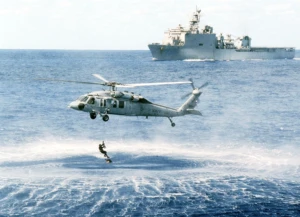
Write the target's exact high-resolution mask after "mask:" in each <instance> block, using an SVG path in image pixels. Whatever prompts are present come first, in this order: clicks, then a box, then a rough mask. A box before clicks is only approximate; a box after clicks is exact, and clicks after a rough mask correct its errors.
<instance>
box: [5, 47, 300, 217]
mask: <svg viewBox="0 0 300 217" xmlns="http://www.w3.org/2000/svg"><path fill="white" fill-rule="evenodd" d="M95 73H96V74H100V75H102V76H103V77H104V78H106V79H107V80H109V81H117V82H121V83H145V82H166V81H186V80H188V79H189V78H193V80H194V83H195V86H197V87H200V86H201V85H202V84H203V83H205V82H209V85H208V86H207V87H205V88H203V89H202V92H203V93H202V95H201V97H200V102H199V103H198V105H197V107H196V108H197V109H198V110H199V111H201V112H202V113H203V116H192V115H189V116H184V117H176V118H173V121H174V122H175V123H176V126H175V127H171V124H170V121H169V120H168V119H167V118H159V117H156V118H155V117H149V118H148V119H146V118H145V117H126V116H114V115H110V119H109V121H108V122H104V121H102V119H101V118H99V117H97V118H96V119H95V120H92V119H90V117H89V114H88V113H84V112H80V111H75V110H72V109H70V108H68V105H69V103H70V102H71V101H74V100H75V99H77V97H78V96H80V95H82V94H85V93H88V92H92V91H96V90H103V89H105V88H106V87H103V86H97V85H87V84H75V83H66V82H53V81H44V80H36V79H39V78H49V79H59V80H75V81H88V82H101V81H100V80H98V79H97V78H95V77H94V76H92V74H95ZM0 82H1V83H0V216H1V217H2V216H300V53H299V51H297V54H296V57H295V59H293V60H285V59H284V60H246V61H200V60H186V61H153V60H152V57H151V54H150V52H149V51H65V50H0ZM120 90H121V89H120ZM129 91H134V92H135V93H140V94H141V95H142V96H144V97H145V98H146V99H148V100H149V101H151V102H155V103H159V104H162V105H165V106H168V107H174V108H177V107H179V106H181V105H182V104H183V103H184V101H185V100H186V98H185V99H182V98H181V97H182V96H183V95H185V94H187V93H190V92H191V91H192V87H191V85H189V84H188V85H168V86H151V87H139V88H134V89H130V90H129ZM102 141H105V143H106V151H107V152H108V155H109V156H110V157H111V159H112V161H113V163H111V164H107V163H106V162H105V160H104V157H103V155H102V154H100V153H99V151H98V144H99V143H100V142H102Z"/></svg>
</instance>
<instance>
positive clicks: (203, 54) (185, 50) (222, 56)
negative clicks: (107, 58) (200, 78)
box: [148, 44, 295, 60]
mask: <svg viewBox="0 0 300 217" xmlns="http://www.w3.org/2000/svg"><path fill="white" fill-rule="evenodd" d="M148 47H149V49H150V51H151V54H152V57H153V59H154V60H186V59H200V60H247V59H293V58H294V57H295V49H293V48H260V47H257V48H255V47H252V48H251V49H247V50H246V49H245V50H242V49H217V48H212V47H210V48H207V47H203V48H189V47H185V46H171V45H161V44H149V45H148Z"/></svg>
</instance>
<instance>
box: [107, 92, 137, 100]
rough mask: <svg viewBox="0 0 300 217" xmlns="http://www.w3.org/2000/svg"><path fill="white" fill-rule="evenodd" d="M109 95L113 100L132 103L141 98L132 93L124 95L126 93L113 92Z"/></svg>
mask: <svg viewBox="0 0 300 217" xmlns="http://www.w3.org/2000/svg"><path fill="white" fill-rule="evenodd" d="M110 95H111V96H112V97H114V98H118V99H126V100H131V101H134V102H137V101H139V100H140V99H141V98H142V97H141V96H139V95H135V94H133V93H126V92H120V91H114V92H112V93H111V94H110Z"/></svg>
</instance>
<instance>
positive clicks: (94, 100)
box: [69, 91, 183, 117]
mask: <svg viewBox="0 0 300 217" xmlns="http://www.w3.org/2000/svg"><path fill="white" fill-rule="evenodd" d="M69 107H70V108H73V109H75V110H80V111H84V112H89V113H92V112H95V113H99V114H105V113H107V114H114V115H126V116H157V117H175V116H181V115H183V112H182V111H179V110H177V109H174V108H170V107H167V106H163V105H158V104H155V103H152V102H150V101H148V100H147V99H145V98H143V97H140V98H139V99H137V100H131V99H126V98H119V99H117V98H113V97H111V93H110V91H102V92H97V93H96V92H94V93H91V94H86V95H83V96H81V97H79V98H78V99H77V100H76V101H73V102H71V104H70V105H69Z"/></svg>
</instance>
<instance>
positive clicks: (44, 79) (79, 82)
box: [35, 78, 105, 85]
mask: <svg viewBox="0 0 300 217" xmlns="http://www.w3.org/2000/svg"><path fill="white" fill-rule="evenodd" d="M35 80H42V81H59V82H71V83H78V84H96V85H105V84H103V83H96V82H85V81H69V80H58V79H48V78H38V79H35Z"/></svg>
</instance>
